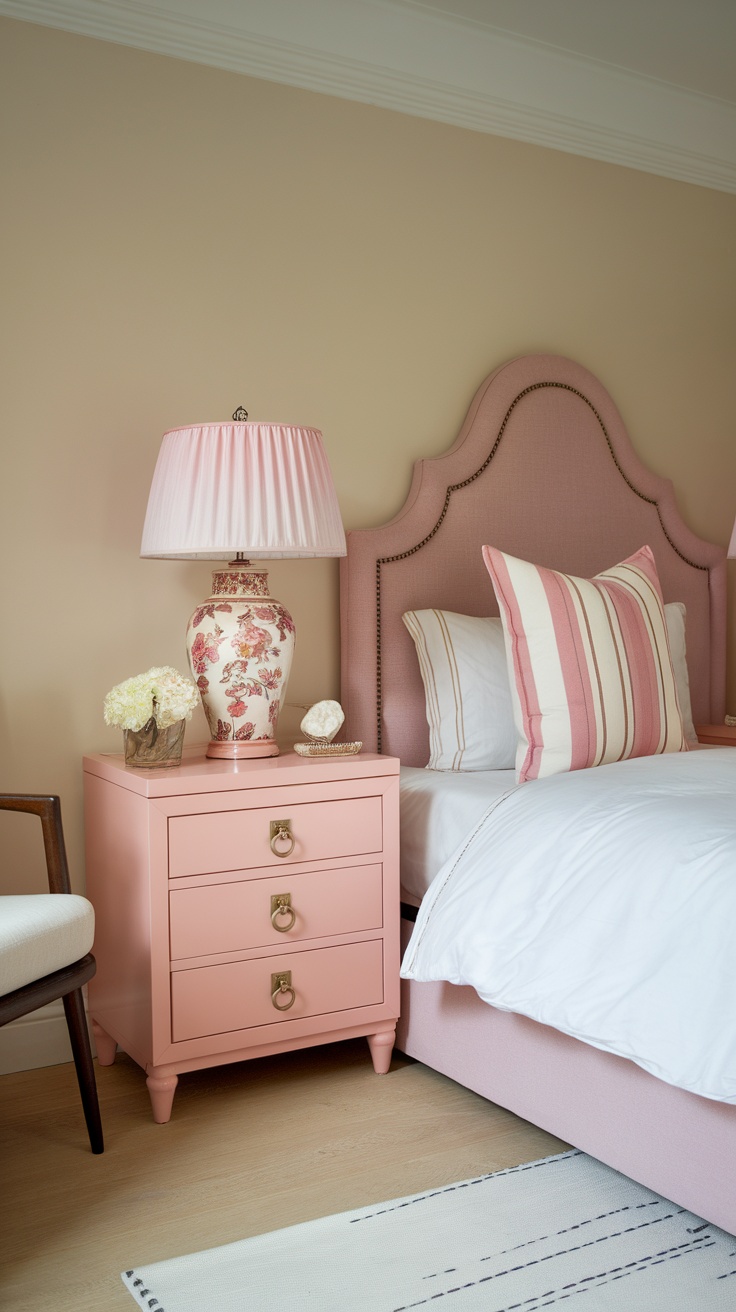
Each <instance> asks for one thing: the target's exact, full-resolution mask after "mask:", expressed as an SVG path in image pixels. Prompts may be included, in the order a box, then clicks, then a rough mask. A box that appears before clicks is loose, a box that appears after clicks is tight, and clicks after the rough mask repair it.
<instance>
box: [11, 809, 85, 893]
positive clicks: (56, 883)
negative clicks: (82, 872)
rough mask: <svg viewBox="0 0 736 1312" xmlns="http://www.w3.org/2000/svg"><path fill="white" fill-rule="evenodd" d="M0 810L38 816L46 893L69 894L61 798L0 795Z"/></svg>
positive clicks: (69, 885) (69, 882)
mask: <svg viewBox="0 0 736 1312" xmlns="http://www.w3.org/2000/svg"><path fill="white" fill-rule="evenodd" d="M0 811H26V812H28V813H30V814H31V815H37V816H38V818H39V820H40V821H41V828H42V830H43V845H44V850H45V852H46V871H47V874H48V879H49V890H50V892H52V893H71V891H72V886H71V881H70V879H69V867H68V865H67V860H66V847H65V845H64V830H63V829H62V825H61V801H60V799H59V798H58V797H55V796H50V797H44V796H41V795H39V794H36V793H0Z"/></svg>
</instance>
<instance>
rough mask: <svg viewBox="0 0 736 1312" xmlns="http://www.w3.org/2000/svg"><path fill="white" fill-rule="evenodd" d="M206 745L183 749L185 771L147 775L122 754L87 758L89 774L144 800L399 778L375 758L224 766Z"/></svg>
mask: <svg viewBox="0 0 736 1312" xmlns="http://www.w3.org/2000/svg"><path fill="white" fill-rule="evenodd" d="M205 746H206V745H205V744H204V743H199V744H196V745H193V746H192V747H185V748H184V753H183V756H182V763H181V765H178V766H175V767H173V768H167V769H161V770H145V769H141V768H140V767H136V766H130V765H126V764H125V760H124V758H123V756H122V754H109V755H108V754H107V753H102V752H96V753H94V754H91V755H89V756H85V758H84V770H85V772H86V773H87V774H92V775H97V776H98V777H99V778H101V779H106V780H108V781H109V782H110V783H114V784H117V785H118V787H121V788H127V789H128V790H129V791H130V792H134V793H140V794H141V795H142V796H143V797H172V796H176V795H177V794H182V793H221V792H231V791H232V792H234V791H236V790H238V789H242V788H273V787H277V786H282V785H284V784H286V785H288V784H304V783H331V782H333V781H336V780H340V779H359V778H375V777H376V776H377V775H397V774H398V773H399V765H400V763H399V760H398V758H397V757H393V756H379V755H377V754H376V753H375V752H359V753H358V754H357V755H356V756H331V757H324V756H298V755H297V753H296V752H293V751H289V750H287V749H285V750H283V751H282V752H280V754H279V755H278V756H265V757H263V756H262V757H256V758H253V759H251V760H241V761H221V760H212V759H210V758H209V757H207V756H205Z"/></svg>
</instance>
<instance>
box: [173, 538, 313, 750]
mask: <svg viewBox="0 0 736 1312" xmlns="http://www.w3.org/2000/svg"><path fill="white" fill-rule="evenodd" d="M187 651H188V654H189V664H190V666H191V669H192V677H193V678H194V681H195V683H196V684H197V687H198V688H199V691H200V694H201V697H202V705H203V706H204V712H205V715H206V716H207V723H208V724H209V727H210V734H211V735H212V740H211V742H210V744H209V746H208V748H207V755H208V756H214V757H225V758H227V759H229V760H235V759H238V758H240V757H249V756H276V755H278V750H279V749H278V747H277V745H276V724H277V721H278V716H279V710H280V707H281V705H282V702H283V699H284V693H285V691H286V683H287V680H288V677H289V671H290V669H291V661H292V656H293V654H294V621H293V620H292V618H291V615H290V614H289V612H288V611H287V610H286V608H285V607H284V606H282V605H281V602H279V601H276V600H275V599H274V598H273V597H271V596H270V595H269V591H268V573H267V571H266V570H265V569H263V570H262V569H254V568H253V567H252V566H243V567H240V568H238V567H237V566H236V565H235V564H234V563H232V562H231V564H230V565H229V566H228V568H227V570H216V571H215V572H214V574H213V575H212V594H211V596H210V597H208V598H207V600H206V601H204V602H202V604H201V606H198V607H197V609H196V610H195V612H194V614H193V615H192V618H191V619H190V621H189V625H188V628H187Z"/></svg>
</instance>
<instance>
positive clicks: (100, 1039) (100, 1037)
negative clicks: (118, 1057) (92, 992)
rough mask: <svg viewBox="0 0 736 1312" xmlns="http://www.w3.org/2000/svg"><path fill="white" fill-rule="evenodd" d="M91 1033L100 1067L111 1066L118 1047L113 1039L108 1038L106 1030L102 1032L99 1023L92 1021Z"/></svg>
mask: <svg viewBox="0 0 736 1312" xmlns="http://www.w3.org/2000/svg"><path fill="white" fill-rule="evenodd" d="M92 1033H93V1034H94V1036H95V1048H96V1049H97V1060H98V1062H99V1063H100V1066H112V1064H113V1062H114V1060H115V1053H116V1052H117V1050H118V1045H117V1043H116V1042H115V1040H114V1039H111V1038H110V1035H109V1034H108V1033H107V1030H103V1028H102V1026H101V1025H100V1023H99V1021H96V1020H95V1019H94V1018H93V1020H92Z"/></svg>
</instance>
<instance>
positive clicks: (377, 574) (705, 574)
mask: <svg viewBox="0 0 736 1312" xmlns="http://www.w3.org/2000/svg"><path fill="white" fill-rule="evenodd" d="M485 543H490V544H491V545H493V546H496V547H500V548H501V549H502V550H504V551H508V552H511V553H512V554H513V555H515V556H520V557H522V558H524V559H526V560H532V561H534V562H535V563H536V564H539V565H546V566H549V567H551V568H553V569H559V570H564V571H565V572H566V573H572V574H577V575H578V576H581V577H589V576H591V575H592V574H596V573H598V572H599V571H600V570H603V569H606V568H608V567H610V566H611V565H614V564H616V563H617V562H618V561H619V560H622V559H624V558H625V557H626V556H628V555H631V554H632V553H633V552H634V551H636V550H638V548H639V547H641V546H643V545H644V544H645V543H646V544H647V545H649V546H650V547H651V548H652V551H653V552H654V556H655V559H656V562H657V569H658V571H659V576H660V580H661V582H662V590H663V592H664V597H665V601H683V602H684V603H685V605H686V607H687V645H688V666H689V672H690V686H691V695H692V702H693V715H694V719H695V722H696V723H706V722H712V721H718V720H721V719H722V718H723V712H724V705H725V635H726V623H725V609H726V592H725V588H726V552H725V549H724V548H723V547H720V546H716V545H714V544H713V543H710V542H705V541H704V540H703V539H702V538H699V537H697V536H696V535H695V534H694V533H693V532H692V531H691V530H690V529H689V528H688V527H687V525H686V524H685V522H684V521H683V519H682V517H681V515H680V513H679V511H678V509H677V504H676V502H675V497H674V492H673V488H672V484H671V483H670V482H669V480H668V479H663V478H660V477H658V476H657V475H655V474H653V473H652V472H651V471H650V470H648V469H647V468H646V467H645V466H644V465H643V464H642V463H641V461H640V460H639V458H638V456H637V455H636V452H635V451H634V448H633V446H632V444H631V441H630V439H629V436H628V433H627V432H626V429H625V427H624V424H623V421H622V419H621V416H620V414H619V412H618V410H617V408H616V406H615V404H614V402H613V401H612V399H611V397H610V396H609V394H608V392H607V391H606V389H605V388H604V387H603V385H602V383H600V382H599V380H598V379H597V378H595V377H594V375H593V374H591V373H590V372H589V371H588V370H587V369H585V368H583V366H582V365H579V364H576V363H575V362H574V361H572V360H567V359H565V358H563V357H561V356H554V355H530V356H523V357H521V358H519V359H516V360H512V361H511V362H510V363H508V364H505V365H502V366H501V367H500V368H499V369H496V370H495V372H494V373H492V374H491V375H490V377H488V378H487V379H486V380H485V382H484V383H483V384H482V385H481V386H480V388H479V389H478V391H477V393H476V395H475V397H474V399H473V401H472V404H471V406H470V409H469V411H468V414H467V417H466V419H465V422H464V424H463V426H462V429H461V430H460V433H459V435H458V437H457V440H456V441H455V443H454V444H453V446H452V447H450V449H449V450H448V451H447V452H446V453H445V454H444V455H443V456H440V457H438V458H436V459H433V460H420V461H417V463H416V465H415V466H414V476H413V479H412V484H411V488H410V490H409V495H408V497H407V500H406V503H405V505H404V506H403V508H402V510H401V511H400V512H399V514H398V515H396V516H395V517H394V519H392V520H391V521H390V522H389V523H388V524H383V525H381V526H380V527H378V528H374V529H362V530H354V531H352V532H349V533H348V535H347V545H348V554H347V557H346V558H345V559H344V560H343V561H342V562H341V575H340V580H341V588H340V611H341V629H342V691H341V698H342V704H343V707H344V709H345V712H346V728H347V730H348V732H349V736H350V737H351V738H359V739H362V741H363V742H364V743H365V746H366V748H368V749H370V750H381V751H383V752H386V753H388V754H391V755H395V756H399V757H400V758H401V760H402V762H403V763H404V764H407V765H424V764H426V761H427V757H428V742H429V739H428V729H427V721H426V716H425V711H424V690H423V687H422V682H421V676H420V674H419V666H418V662H417V658H416V653H415V650H414V645H413V643H412V640H411V638H410V637H409V634H408V633H407V631H406V629H405V627H404V625H403V623H402V620H401V616H402V614H403V612H404V611H405V610H411V609H420V608H424V607H430V606H433V607H436V608H438V609H444V610H453V611H459V612H460V613H463V614H466V615H494V614H498V606H497V603H496V599H495V595H494V592H493V588H492V585H491V582H490V579H489V576H488V573H487V571H486V568H485V566H484V564H483V560H482V557H481V547H482V546H483V545H484V544H485Z"/></svg>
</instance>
